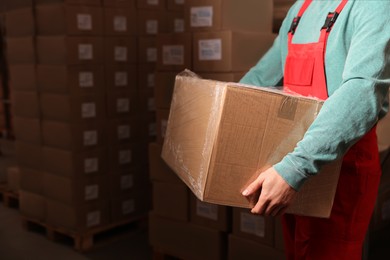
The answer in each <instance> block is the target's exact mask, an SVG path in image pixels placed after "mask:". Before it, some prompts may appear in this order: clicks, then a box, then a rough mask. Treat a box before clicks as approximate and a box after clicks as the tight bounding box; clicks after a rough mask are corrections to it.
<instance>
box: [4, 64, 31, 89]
mask: <svg viewBox="0 0 390 260" xmlns="http://www.w3.org/2000/svg"><path fill="white" fill-rule="evenodd" d="M8 72H9V79H10V87H11V89H12V90H13V91H37V81H36V76H35V65H10V66H8Z"/></svg>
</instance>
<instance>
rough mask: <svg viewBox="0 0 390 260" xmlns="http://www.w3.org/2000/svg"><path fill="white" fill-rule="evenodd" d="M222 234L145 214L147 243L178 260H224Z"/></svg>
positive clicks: (223, 238) (224, 239)
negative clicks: (147, 232)
mask: <svg viewBox="0 0 390 260" xmlns="http://www.w3.org/2000/svg"><path fill="white" fill-rule="evenodd" d="M226 240H227V239H226V234H225V233H223V232H220V231H218V230H215V229H210V228H205V227H200V226H196V225H193V224H190V223H183V222H177V221H174V220H169V219H167V218H160V217H158V216H156V215H154V214H151V215H149V243H150V244H151V245H152V247H154V248H159V249H160V250H162V251H163V252H164V253H166V254H169V255H171V256H174V257H177V258H179V259H226V252H227V250H226V249H227V241H226Z"/></svg>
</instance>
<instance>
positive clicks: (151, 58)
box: [146, 48, 157, 62]
mask: <svg viewBox="0 0 390 260" xmlns="http://www.w3.org/2000/svg"><path fill="white" fill-rule="evenodd" d="M146 61H147V62H156V61H157V48H147V50H146Z"/></svg>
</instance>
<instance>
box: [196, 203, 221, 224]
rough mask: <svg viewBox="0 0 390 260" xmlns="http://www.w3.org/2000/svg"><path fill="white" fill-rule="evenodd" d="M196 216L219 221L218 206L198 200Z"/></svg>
mask: <svg viewBox="0 0 390 260" xmlns="http://www.w3.org/2000/svg"><path fill="white" fill-rule="evenodd" d="M196 215H198V216H200V217H203V218H207V219H211V220H214V221H217V220H218V206H217V205H215V204H210V203H206V202H203V201H200V200H196Z"/></svg>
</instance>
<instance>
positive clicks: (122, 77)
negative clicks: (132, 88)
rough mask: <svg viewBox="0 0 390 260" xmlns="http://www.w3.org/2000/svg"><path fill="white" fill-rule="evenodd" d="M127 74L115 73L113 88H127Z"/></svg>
mask: <svg viewBox="0 0 390 260" xmlns="http://www.w3.org/2000/svg"><path fill="white" fill-rule="evenodd" d="M127 82H128V81H127V72H126V71H117V72H115V86H117V87H124V86H127Z"/></svg>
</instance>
